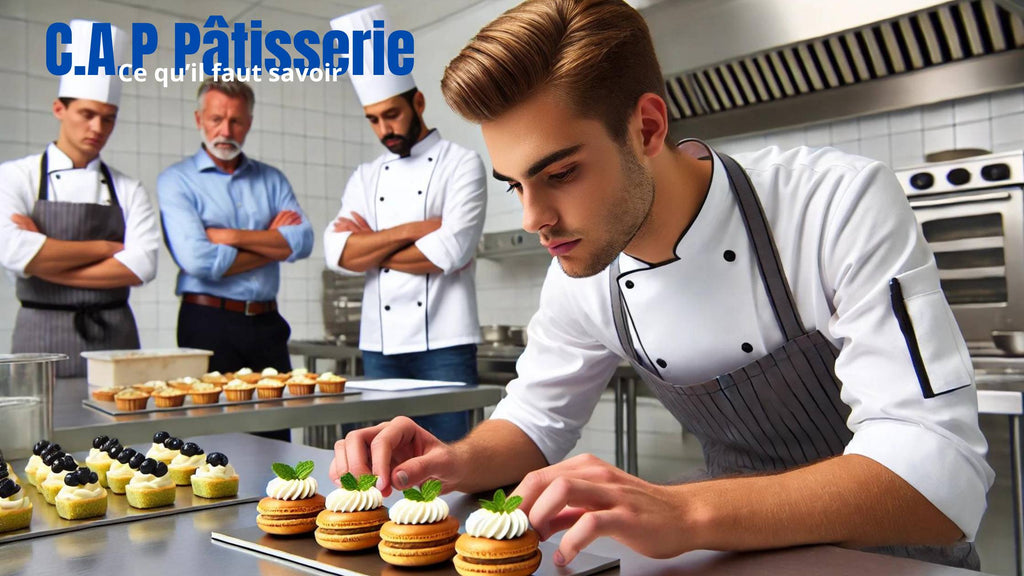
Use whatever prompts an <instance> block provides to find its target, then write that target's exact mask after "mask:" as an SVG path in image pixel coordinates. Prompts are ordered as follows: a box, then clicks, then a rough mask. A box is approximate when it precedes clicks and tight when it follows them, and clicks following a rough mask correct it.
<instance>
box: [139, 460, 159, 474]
mask: <svg viewBox="0 0 1024 576" xmlns="http://www.w3.org/2000/svg"><path fill="white" fill-rule="evenodd" d="M156 464H157V462H156V460H153V459H152V458H146V459H145V460H143V461H142V464H140V465H139V472H142V473H143V474H152V473H153V472H154V471H155V470H156Z"/></svg>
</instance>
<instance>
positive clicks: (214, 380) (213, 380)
mask: <svg viewBox="0 0 1024 576" xmlns="http://www.w3.org/2000/svg"><path fill="white" fill-rule="evenodd" d="M199 379H200V380H202V381H203V382H206V383H207V384H215V385H218V386H223V385H225V384H227V383H228V377H227V376H225V375H223V374H221V373H220V372H217V371H216V370H214V371H213V372H207V373H206V374H203V375H202V376H201V377H200V378H199ZM193 388H194V386H193Z"/></svg>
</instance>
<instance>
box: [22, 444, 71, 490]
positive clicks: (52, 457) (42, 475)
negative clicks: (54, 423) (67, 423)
mask: <svg viewBox="0 0 1024 576" xmlns="http://www.w3.org/2000/svg"><path fill="white" fill-rule="evenodd" d="M64 454H65V452H64V451H63V450H61V448H60V444H50V445H49V446H48V447H47V448H46V450H43V453H42V454H41V455H40V460H39V466H37V467H36V469H35V470H34V471H33V472H32V479H31V480H30V482H31V483H32V485H33V486H35V487H36V488H39V485H40V484H42V483H43V481H44V480H46V477H47V476H49V475H50V466H53V463H54V462H56V461H57V460H60V459H61V458H63V457H64Z"/></svg>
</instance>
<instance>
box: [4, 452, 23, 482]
mask: <svg viewBox="0 0 1024 576" xmlns="http://www.w3.org/2000/svg"><path fill="white" fill-rule="evenodd" d="M3 478H10V479H12V480H14V481H15V482H17V483H19V484H20V483H21V480H20V479H19V478H18V475H17V474H15V473H14V466H11V463H10V462H8V461H7V460H4V453H3V452H0V479H3Z"/></svg>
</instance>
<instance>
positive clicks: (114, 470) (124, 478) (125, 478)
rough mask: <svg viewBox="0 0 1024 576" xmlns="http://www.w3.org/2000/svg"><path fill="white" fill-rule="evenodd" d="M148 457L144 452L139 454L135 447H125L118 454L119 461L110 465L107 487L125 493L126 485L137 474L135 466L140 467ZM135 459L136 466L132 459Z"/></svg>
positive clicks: (116, 492)
mask: <svg viewBox="0 0 1024 576" xmlns="http://www.w3.org/2000/svg"><path fill="white" fill-rule="evenodd" d="M145 459H146V456H145V455H144V454H139V453H138V452H136V451H135V449H134V448H125V449H123V450H121V452H120V454H118V455H117V461H116V462H114V463H113V464H111V465H110V470H108V471H107V487H108V488H110V491H111V492H113V493H114V494H124V491H125V487H126V486H128V482H130V481H131V479H132V476H134V475H135V468H138V467H139V466H140V465H141V464H142V461H143V460H145ZM133 460H134V461H135V468H133V467H132V465H131V463H132V461H133Z"/></svg>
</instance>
